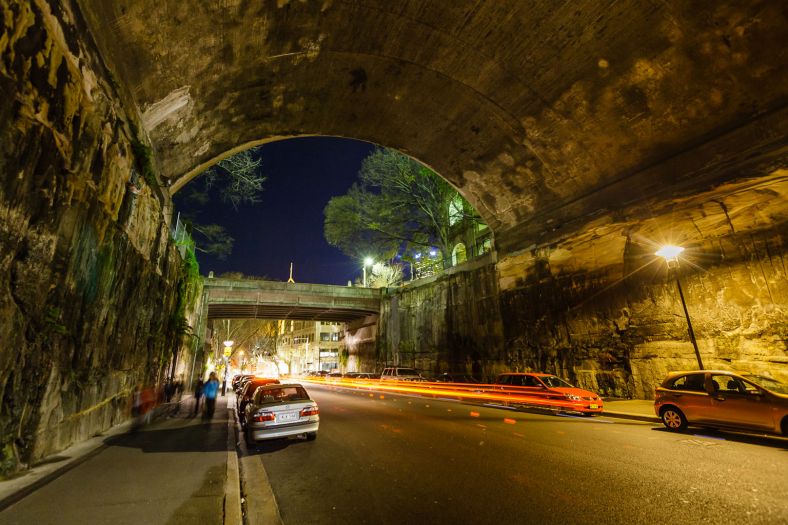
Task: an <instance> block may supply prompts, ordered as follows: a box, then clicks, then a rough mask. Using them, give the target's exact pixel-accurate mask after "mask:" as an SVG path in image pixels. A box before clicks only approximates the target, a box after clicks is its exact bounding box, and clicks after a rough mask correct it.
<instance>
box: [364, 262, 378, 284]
mask: <svg viewBox="0 0 788 525" xmlns="http://www.w3.org/2000/svg"><path fill="white" fill-rule="evenodd" d="M373 264H375V261H374V260H373V259H372V257H367V258H365V259H364V288H366V287H367V266H372V265H373Z"/></svg>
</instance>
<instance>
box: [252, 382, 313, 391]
mask: <svg viewBox="0 0 788 525" xmlns="http://www.w3.org/2000/svg"><path fill="white" fill-rule="evenodd" d="M296 386H298V387H301V388H304V385H302V384H301V383H284V384H278V385H263V386H261V387H260V388H259V389H258V390H260V389H262V390H276V389H278V388H286V387H296Z"/></svg>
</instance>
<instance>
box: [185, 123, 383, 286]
mask: <svg viewBox="0 0 788 525" xmlns="http://www.w3.org/2000/svg"><path fill="white" fill-rule="evenodd" d="M373 149H374V145H372V144H369V143H366V142H360V141H356V140H349V139H339V138H331V137H305V138H297V139H290V140H284V141H279V142H273V143H270V144H266V145H264V146H262V147H260V148H258V149H257V150H256V152H257V155H259V156H260V158H261V159H262V166H261V170H262V173H263V175H265V176H266V177H267V178H268V179H267V180H266V181H265V183H264V186H265V191H264V192H263V194H262V202H261V203H259V204H256V205H254V206H250V205H243V206H240V207H239V209H238V210H235V209H233V207H232V206H231V205H229V204H225V203H224V202H222V201H221V199H220V198H219V196H218V192H216V191H212V192H211V194H210V196H211V202H210V203H209V204H205V205H198V206H195V205H193V204H190V203H189V201H188V200H187V199H186V198H185V197H186V195H187V194H188V193H189V189H190V188H189V187H190V186H191V185H192V184H194V185H199V187H200V188H202V184H203V183H202V181H200V177H199V176H198V177H196V178H195V179H193V180H192V181H191V182H190V183H189V184H187V185H186V186H185V187H184V188H182V189H181V190H180V191H179V192H178V193H177V194H175V198H174V200H175V210H176V212H181V213H183V214H185V215H189V216H192V218H193V220H195V222H197V223H200V224H211V223H215V224H220V225H221V226H224V228H225V229H226V230H227V231H228V233H229V234H230V236H232V237H234V238H235V245H234V247H233V251H232V254H231V255H230V256H228V257H227V259H226V260H224V261H221V260H219V259H217V258H216V257H214V256H213V255H210V254H205V253H200V252H197V261H198V262H199V264H200V273H201V274H203V275H208V272H209V271H213V272H214V274H215V275H217V276H218V275H219V274H221V273H223V272H242V273H244V274H246V275H256V276H266V277H268V278H270V279H274V280H282V281H284V280H287V277H288V272H289V267H290V262H291V261H292V262H293V268H294V271H293V277H294V279H295V281H296V282H301V283H323V284H340V285H344V284H347V282H348V280H354V279H355V278H356V277H357V276H358V275H360V273H361V262H360V261H355V260H353V259H350V258H349V257H347V256H345V255H344V254H343V253H342V252H340V251H339V250H338V249H337V248H334V247H332V246H329V245H328V243H327V242H326V240H325V238H324V237H323V209H324V208H325V206H326V204H327V203H328V200H329V199H330V198H331V197H333V196H336V195H342V194H344V193H345V192H346V191H347V190H348V188H349V187H350V185H351V184H353V182H355V180H356V176H357V174H358V171H359V169H360V167H361V161H362V160H363V159H364V157H366V156H367V155H368V154H369V153H371V152H372V150H373ZM198 242H199V240H198Z"/></svg>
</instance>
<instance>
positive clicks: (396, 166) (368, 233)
mask: <svg viewBox="0 0 788 525" xmlns="http://www.w3.org/2000/svg"><path fill="white" fill-rule="evenodd" d="M358 178H359V180H358V182H356V183H354V184H353V186H351V188H350V190H348V192H347V193H346V194H345V195H340V196H338V197H333V198H331V200H329V202H328V204H327V206H326V208H325V211H324V214H325V222H324V233H325V238H326V240H327V241H328V243H329V244H331V245H333V246H336V247H337V248H339V249H340V250H342V251H343V252H344V253H345V254H346V255H348V256H350V257H363V256H366V255H370V254H374V255H375V256H377V257H380V258H384V259H391V258H393V257H394V256H395V254H397V253H398V252H400V253H403V254H405V255H406V256H407V254H409V253H413V252H418V251H423V250H424V249H427V248H431V247H435V248H437V249H439V250H440V252H441V254H442V256H443V257H444V258H448V257H450V256H451V246H450V243H451V227H452V225H453V224H455V223H456V222H457V220H458V219H460V218H465V216H468V217H472V218H475V219H478V216H477V215H476V214H475V213H474V211H473V208H472V207H471V206H470V204H468V202H467V201H466V200H465V199H464V198H463V197H462V196H461V195H460V194H459V193H458V192H457V190H455V189H454V188H453V187H452V186H451V185H450V184H449V183H448V182H446V181H445V180H444V179H443V178H441V177H440V176H438V175H437V174H436V173H435V172H434V171H432V170H431V169H429V168H427V167H426V166H424V165H422V164H420V163H418V162H416V161H415V160H413V159H411V158H410V157H407V156H405V155H403V154H401V153H398V152H396V151H393V150H389V149H382V148H379V149H376V150H375V151H374V152H372V153H371V154H370V155H369V156H368V157H367V158H366V159H364V161H363V162H362V165H361V170H360V171H359V174H358ZM458 215H461V216H462V217H458Z"/></svg>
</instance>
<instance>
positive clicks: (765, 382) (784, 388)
mask: <svg viewBox="0 0 788 525" xmlns="http://www.w3.org/2000/svg"><path fill="white" fill-rule="evenodd" d="M742 377H744V378H745V379H747V380H748V381H752V382H753V383H755V384H756V385H759V386H762V387H763V388H765V389H766V390H771V391H772V392H777V393H778V394H788V385H786V384H784V383H780V382H779V381H776V380H774V379H772V378H770V377H763V376H756V375H749V374H747V375H744V376H742Z"/></svg>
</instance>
